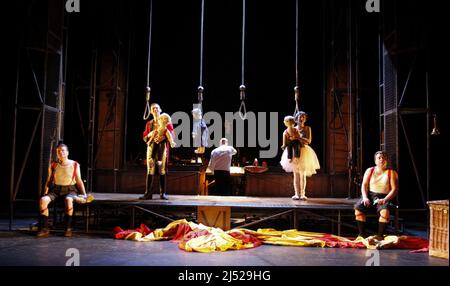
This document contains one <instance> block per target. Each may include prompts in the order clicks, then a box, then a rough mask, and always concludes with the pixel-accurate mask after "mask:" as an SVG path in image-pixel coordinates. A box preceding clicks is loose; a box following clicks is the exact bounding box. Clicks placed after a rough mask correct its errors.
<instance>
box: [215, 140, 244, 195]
mask: <svg viewBox="0 0 450 286" xmlns="http://www.w3.org/2000/svg"><path fill="white" fill-rule="evenodd" d="M236 153H237V151H236V149H234V148H233V146H228V139H227V138H222V139H220V146H219V147H217V148H216V149H214V150H213V151H212V152H211V158H210V160H209V168H210V169H211V171H213V172H214V180H215V181H216V192H217V194H220V195H228V196H229V195H231V194H232V193H231V176H230V167H231V159H232V157H233V155H236Z"/></svg>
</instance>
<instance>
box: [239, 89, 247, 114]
mask: <svg viewBox="0 0 450 286" xmlns="http://www.w3.org/2000/svg"><path fill="white" fill-rule="evenodd" d="M239 90H240V98H241V106H239V117H240V118H241V119H242V120H245V119H247V108H246V107H245V85H243V84H241V86H239ZM242 110H243V111H244V112H242Z"/></svg>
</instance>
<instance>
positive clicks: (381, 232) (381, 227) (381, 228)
mask: <svg viewBox="0 0 450 286" xmlns="http://www.w3.org/2000/svg"><path fill="white" fill-rule="evenodd" d="M387 225H388V224H387V223H385V222H378V239H379V240H383V237H384V231H385V230H386V226H387Z"/></svg>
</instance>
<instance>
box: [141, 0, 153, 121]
mask: <svg viewBox="0 0 450 286" xmlns="http://www.w3.org/2000/svg"><path fill="white" fill-rule="evenodd" d="M149 18H150V19H149V27H148V54H147V87H146V88H145V100H146V104H145V110H144V117H143V118H144V120H147V119H148V118H149V117H150V114H151V112H150V92H151V88H150V55H151V48H152V21H153V1H152V0H150V16H149Z"/></svg>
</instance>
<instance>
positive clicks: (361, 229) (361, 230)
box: [356, 220, 366, 238]
mask: <svg viewBox="0 0 450 286" xmlns="http://www.w3.org/2000/svg"><path fill="white" fill-rule="evenodd" d="M356 223H357V224H358V231H359V234H358V236H361V237H363V238H366V222H365V221H360V220H357V221H356Z"/></svg>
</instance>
